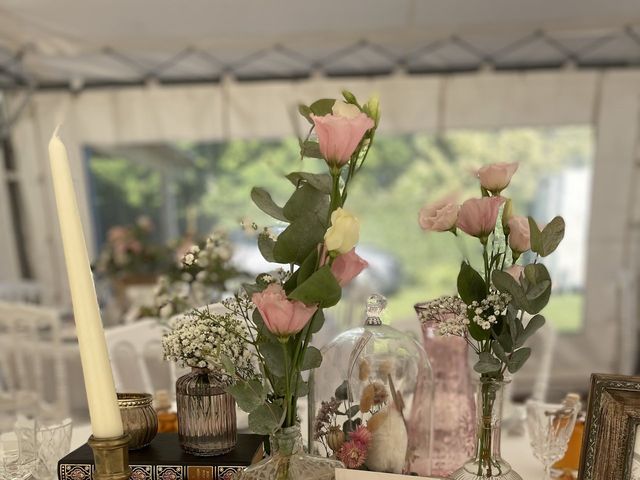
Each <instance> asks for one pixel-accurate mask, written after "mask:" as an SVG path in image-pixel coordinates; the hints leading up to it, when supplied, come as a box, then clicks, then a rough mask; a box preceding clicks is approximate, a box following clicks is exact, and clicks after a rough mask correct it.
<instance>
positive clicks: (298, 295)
mask: <svg viewBox="0 0 640 480" xmlns="http://www.w3.org/2000/svg"><path fill="white" fill-rule="evenodd" d="M341 295H342V288H341V287H340V285H339V284H338V281H337V280H336V277H334V276H333V273H331V267H329V265H325V266H324V267H321V268H320V269H319V270H317V271H316V272H314V273H313V275H311V276H310V277H309V278H308V279H307V280H305V281H304V282H303V283H302V284H301V285H299V286H298V287H297V288H296V289H295V290H294V291H293V292H291V293H290V294H289V297H290V298H293V299H295V300H300V301H301V302H303V303H306V304H307V305H313V304H318V305H320V306H321V307H322V308H328V307H333V306H334V305H336V304H337V303H338V302H339V301H340V297H341Z"/></svg>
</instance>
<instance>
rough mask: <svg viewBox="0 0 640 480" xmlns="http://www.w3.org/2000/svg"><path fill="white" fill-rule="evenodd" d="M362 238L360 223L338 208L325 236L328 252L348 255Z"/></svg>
mask: <svg viewBox="0 0 640 480" xmlns="http://www.w3.org/2000/svg"><path fill="white" fill-rule="evenodd" d="M359 238H360V222H359V221H358V219H357V218H356V217H355V216H354V215H352V214H351V213H349V212H348V211H347V210H345V209H344V208H338V209H336V210H335V211H334V212H333V213H332V214H331V226H330V227H329V228H328V229H327V232H326V233H325V234H324V243H325V246H326V247H327V250H329V251H330V252H331V251H337V252H338V253H347V252H349V251H351V249H353V247H355V246H356V244H357V243H358V240H359Z"/></svg>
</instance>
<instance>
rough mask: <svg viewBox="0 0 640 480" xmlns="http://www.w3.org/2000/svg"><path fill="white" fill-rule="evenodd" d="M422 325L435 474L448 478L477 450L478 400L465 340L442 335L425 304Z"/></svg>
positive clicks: (418, 309)
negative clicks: (431, 402) (428, 369)
mask: <svg viewBox="0 0 640 480" xmlns="http://www.w3.org/2000/svg"><path fill="white" fill-rule="evenodd" d="M415 310H416V313H417V314H418V319H419V320H420V323H421V324H422V342H423V346H424V349H425V350H426V352H427V356H428V357H429V362H430V363H431V368H432V369H433V381H434V388H435V393H434V397H435V398H434V406H433V444H432V445H433V446H432V456H431V467H432V475H434V476H442V477H448V476H449V475H450V474H451V473H453V472H454V471H455V470H457V469H458V468H459V467H460V466H461V465H463V464H464V463H465V462H466V461H467V460H468V459H469V457H470V456H471V455H473V451H474V442H475V400H474V388H473V385H472V383H471V372H470V369H469V362H468V357H467V354H468V348H469V346H468V344H467V342H466V341H465V339H464V338H462V337H455V336H441V335H439V334H438V332H437V326H436V321H435V319H434V318H429V313H428V312H427V309H425V308H424V304H422V303H418V304H416V305H415Z"/></svg>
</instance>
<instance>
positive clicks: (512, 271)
mask: <svg viewBox="0 0 640 480" xmlns="http://www.w3.org/2000/svg"><path fill="white" fill-rule="evenodd" d="M505 272H507V273H508V274H509V275H511V276H512V277H513V278H515V279H516V282H520V276H521V275H522V274H523V273H524V267H523V266H522V265H516V264H515V263H514V264H513V265H511V266H510V267H509V268H507V269H506V270H505Z"/></svg>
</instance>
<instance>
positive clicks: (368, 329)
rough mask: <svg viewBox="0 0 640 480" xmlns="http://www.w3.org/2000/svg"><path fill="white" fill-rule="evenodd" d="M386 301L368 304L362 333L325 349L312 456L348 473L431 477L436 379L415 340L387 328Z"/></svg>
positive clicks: (316, 384) (315, 383)
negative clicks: (383, 318)
mask: <svg viewBox="0 0 640 480" xmlns="http://www.w3.org/2000/svg"><path fill="white" fill-rule="evenodd" d="M386 304H387V301H386V299H385V298H384V297H383V296H382V295H377V294H376V295H372V296H371V297H369V299H368V300H367V315H366V320H365V322H364V325H363V326H362V327H358V328H353V329H351V330H347V331H346V332H344V333H342V334H340V335H338V336H337V337H336V338H335V339H334V340H332V341H331V342H330V343H329V344H327V345H326V346H325V347H324V348H323V349H322V357H323V360H322V365H321V366H320V367H319V368H318V369H316V370H315V371H314V372H313V374H312V376H311V381H310V385H311V391H310V394H309V402H310V408H309V445H310V451H311V452H314V453H317V454H319V455H326V456H327V457H334V458H337V459H339V460H340V461H342V463H344V464H345V465H346V466H347V468H366V469H368V470H373V471H378V472H390V473H409V474H418V475H423V476H426V475H430V473H431V468H430V467H431V465H430V449H431V437H432V410H433V408H432V406H433V375H432V371H431V366H430V365H429V360H428V359H427V354H426V353H425V351H424V349H423V348H422V346H421V345H420V344H419V343H418V342H417V341H416V340H415V339H414V338H413V337H411V335H408V334H406V333H402V332H400V331H399V330H396V329H395V328H393V327H391V326H388V325H383V324H382V321H381V320H380V317H381V314H382V312H383V310H384V308H385V307H386Z"/></svg>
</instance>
